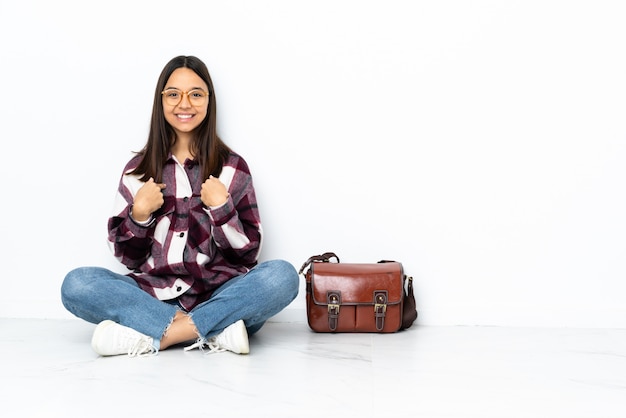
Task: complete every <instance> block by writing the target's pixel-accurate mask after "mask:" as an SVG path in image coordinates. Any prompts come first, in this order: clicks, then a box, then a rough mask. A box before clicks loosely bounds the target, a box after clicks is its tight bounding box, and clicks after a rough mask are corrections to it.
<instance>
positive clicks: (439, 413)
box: [0, 319, 626, 418]
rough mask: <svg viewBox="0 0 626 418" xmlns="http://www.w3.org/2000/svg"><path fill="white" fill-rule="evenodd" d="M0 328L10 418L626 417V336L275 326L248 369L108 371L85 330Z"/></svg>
mask: <svg viewBox="0 0 626 418" xmlns="http://www.w3.org/2000/svg"><path fill="white" fill-rule="evenodd" d="M0 327H1V329H2V333H1V334H0V358H1V359H2V360H1V366H2V368H1V370H2V372H1V377H0V382H1V383H2V389H1V390H0V402H1V403H0V405H1V406H0V411H2V416H19V417H63V418H71V417H81V418H83V417H89V418H91V417H121V418H127V417H140V418H141V417H205V416H206V417H290V418H297V417H357V416H358V417H372V418H373V417H419V418H430V417H455V418H464V417H478V418H489V417H498V418H510V417H511V418H512V417H533V418H534V417H547V418H554V417H567V418H577V417H589V418H611V417H616V418H618V417H619V418H624V417H626V330H624V329H622V330H616V329H613V330H611V329H538V328H499V327H424V326H419V325H418V326H414V328H411V329H409V330H407V331H403V332H400V333H397V334H386V335H370V334H336V335H329V334H315V333H313V332H311V331H310V330H309V329H308V327H307V325H306V324H305V323H269V324H267V325H266V326H265V327H264V328H263V329H262V330H261V331H260V332H259V333H258V334H257V335H256V336H254V337H253V338H251V341H250V343H251V353H250V354H249V355H247V356H242V355H236V354H232V353H228V352H226V353H218V354H211V355H203V354H202V353H201V352H199V351H197V350H196V351H193V352H183V350H182V349H181V348H178V347H176V348H174V349H169V350H165V351H162V352H160V353H159V354H158V356H155V357H144V358H128V357H126V356H117V357H108V358H100V357H98V356H97V355H96V354H94V353H93V352H92V351H91V348H90V345H89V341H90V338H91V332H92V330H93V327H94V326H93V325H90V324H87V323H84V322H82V321H80V320H29V319H0ZM8 411H12V412H11V413H8Z"/></svg>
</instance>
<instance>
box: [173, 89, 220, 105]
mask: <svg viewBox="0 0 626 418" xmlns="http://www.w3.org/2000/svg"><path fill="white" fill-rule="evenodd" d="M194 91H201V92H202V93H204V94H206V99H208V98H210V97H211V94H210V93H209V92H208V91H205V90H202V89H191V90H189V91H183V90H179V89H165V90H163V91H162V92H161V97H163V100H165V101H166V102H167V100H168V98H167V97H165V94H166V93H170V92H176V93H180V99H179V100H178V103H176V104H169V103H168V105H169V106H178V105H179V104H180V103H181V102H182V101H183V96H187V101H188V102H189V104H190V105H192V106H194V107H195V106H203V105H204V103H202V104H201V105H194V104H193V103H192V102H191V99H190V98H189V93H191V92H194Z"/></svg>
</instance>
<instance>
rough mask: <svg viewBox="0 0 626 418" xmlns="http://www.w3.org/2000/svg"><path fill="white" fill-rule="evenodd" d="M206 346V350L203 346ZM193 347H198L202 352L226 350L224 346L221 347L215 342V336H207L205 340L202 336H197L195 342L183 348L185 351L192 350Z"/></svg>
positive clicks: (209, 352)
mask: <svg viewBox="0 0 626 418" xmlns="http://www.w3.org/2000/svg"><path fill="white" fill-rule="evenodd" d="M205 346H206V347H208V348H209V349H208V350H205V349H204V347H205ZM194 348H198V349H200V351H202V353H203V354H211V353H221V352H222V351H226V349H225V348H222V347H220V346H219V344H217V338H215V337H213V338H209V339H208V340H205V339H204V338H198V339H197V340H196V342H195V343H193V344H191V345H190V346H187V347H185V348H184V350H185V351H189V350H193V349H194Z"/></svg>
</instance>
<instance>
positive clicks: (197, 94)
mask: <svg viewBox="0 0 626 418" xmlns="http://www.w3.org/2000/svg"><path fill="white" fill-rule="evenodd" d="M161 95H162V96H163V99H165V103H167V104H168V105H170V106H178V105H179V104H180V102H181V101H182V100H183V96H184V95H187V99H189V103H191V105H192V106H202V105H204V104H205V103H206V99H207V97H209V92H208V91H204V90H200V89H193V90H189V91H180V90H178V89H167V90H163V91H162V92H161Z"/></svg>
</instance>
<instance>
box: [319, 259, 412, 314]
mask: <svg viewBox="0 0 626 418" xmlns="http://www.w3.org/2000/svg"><path fill="white" fill-rule="evenodd" d="M403 278H404V274H403V271H402V264H401V263H398V262H395V261H394V262H385V263H352V264H351V263H330V262H326V263H325V262H315V263H312V264H311V275H310V281H311V283H310V285H311V296H312V299H313V302H314V303H315V304H316V305H327V304H328V302H327V301H328V299H327V295H328V294H329V292H330V293H332V292H336V291H339V292H340V295H341V300H340V304H341V305H372V304H374V303H375V294H376V293H377V292H380V291H384V292H386V295H387V301H386V302H387V305H395V304H399V303H401V302H402V297H403V286H404V279H403Z"/></svg>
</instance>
